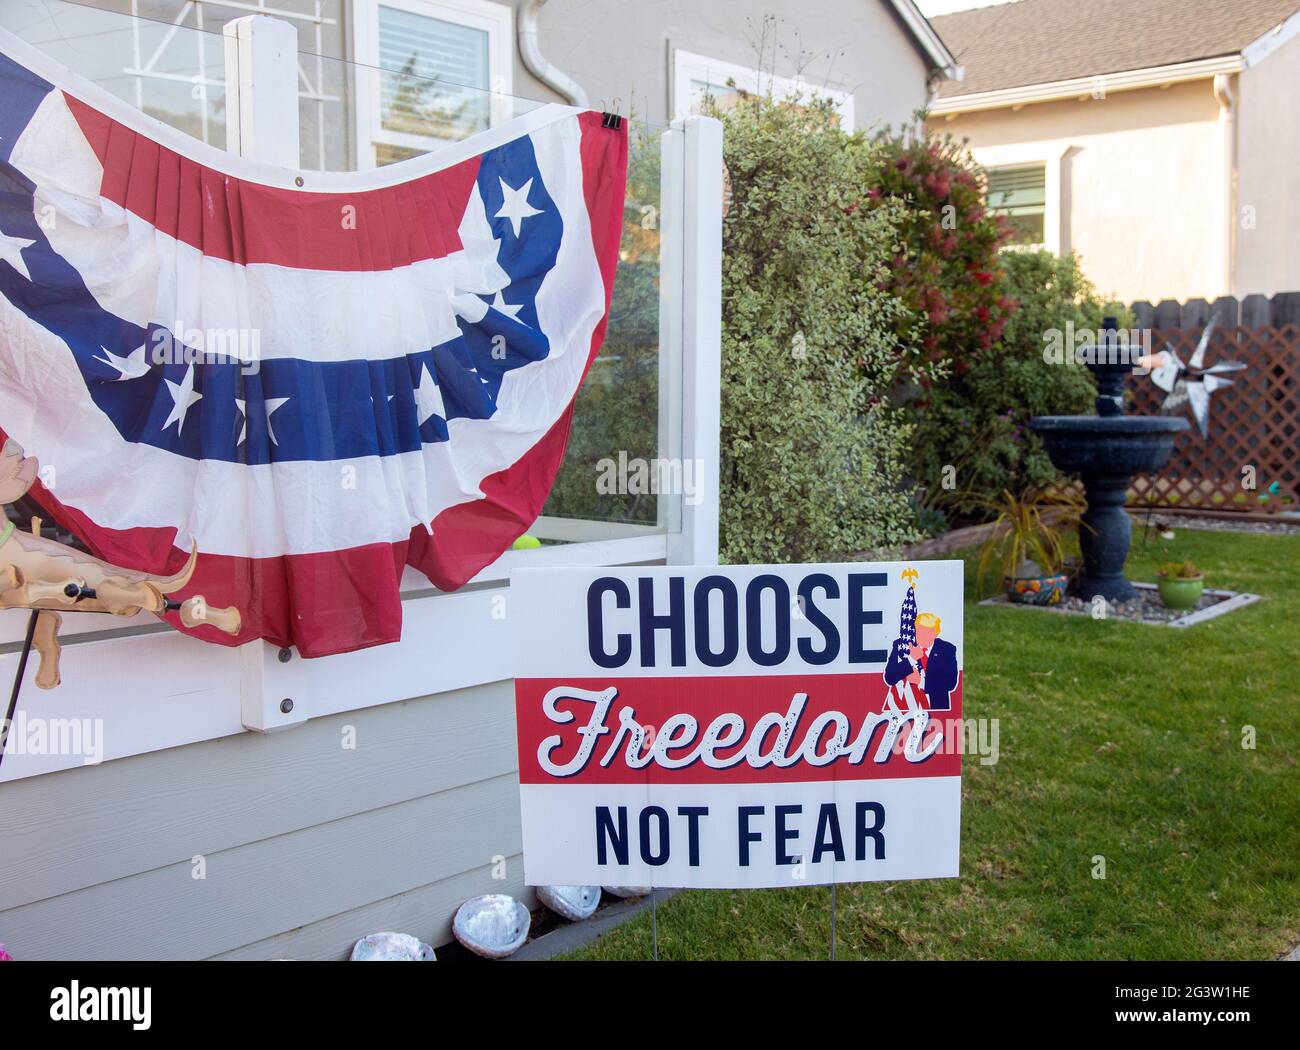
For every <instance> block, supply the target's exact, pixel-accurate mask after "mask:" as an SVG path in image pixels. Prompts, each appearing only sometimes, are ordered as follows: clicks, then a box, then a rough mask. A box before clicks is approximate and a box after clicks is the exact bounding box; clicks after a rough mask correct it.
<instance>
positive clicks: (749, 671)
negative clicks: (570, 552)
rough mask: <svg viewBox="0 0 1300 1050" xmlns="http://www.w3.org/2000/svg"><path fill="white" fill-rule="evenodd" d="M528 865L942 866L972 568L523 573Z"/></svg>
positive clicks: (760, 875) (518, 611) (906, 875)
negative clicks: (965, 579) (965, 599)
mask: <svg viewBox="0 0 1300 1050" xmlns="http://www.w3.org/2000/svg"><path fill="white" fill-rule="evenodd" d="M511 602H512V607H511V609H510V618H511V620H512V621H513V627H514V658H515V675H516V678H515V703H516V713H517V717H518V730H519V781H520V802H521V807H522V813H523V840H524V875H525V881H526V882H527V883H528V884H529V885H532V886H538V885H554V884H581V885H606V886H610V885H625V886H697V887H753V886H789V885H797V884H798V883H799V882H806V883H830V882H855V881H875V880H881V879H918V878H940V877H950V876H955V875H956V874H957V866H958V840H959V831H960V807H961V755H960V747H959V742H960V738H961V732H960V730H961V725H960V719H961V696H962V673H961V668H962V563H961V562H959V561H941V562H916V563H901V562H883V563H874V564H867V563H855V564H847V565H790V566H761V565H747V566H727V567H714V566H701V567H695V568H680V567H678V568H674V567H641V568H622V569H609V568H573V569H523V570H517V571H516V572H515V573H514V574H513V576H512V580H511Z"/></svg>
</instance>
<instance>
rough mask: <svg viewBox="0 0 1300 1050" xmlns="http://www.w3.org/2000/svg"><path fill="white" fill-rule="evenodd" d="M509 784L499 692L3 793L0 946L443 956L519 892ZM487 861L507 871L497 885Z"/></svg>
mask: <svg viewBox="0 0 1300 1050" xmlns="http://www.w3.org/2000/svg"><path fill="white" fill-rule="evenodd" d="M348 726H352V727H354V728H355V739H356V748H355V750H346V749H344V748H343V746H342V741H343V738H344V730H345V727H348ZM516 770H517V762H516V759H515V737H514V707H513V687H512V683H510V682H499V683H494V684H491V685H485V686H477V687H474V688H471V689H464V690H458V691H456V692H452V693H444V694H440V695H439V696H436V697H427V698H423V699H419V700H408V701H402V702H400V703H395V704H387V705H384V706H381V707H375V708H370V709H367V710H363V711H355V712H350V713H347V714H341V715H334V716H330V717H328V718H321V719H314V720H312V721H311V722H309V723H307V724H306V725H304V726H301V727H299V728H296V729H291V730H287V731H285V732H282V733H276V734H271V735H267V736H262V735H258V734H251V733H248V734H242V735H240V736H236V737H228V738H225V739H221V740H213V741H208V742H205V743H200V744H193V745H190V746H187V747H181V748H173V749H171V750H167V751H159V752H154V753H151V754H147V755H140V756H137V757H135V758H129V759H122V760H119V761H116V762H109V763H106V764H104V765H102V766H95V767H87V768H83V769H76V770H68V771H66V772H61V773H52V774H49V775H47V776H41V777H33V778H30V779H29V780H23V781H17V782H14V783H10V784H6V785H4V786H2V787H0V941H3V942H5V943H6V944H7V945H8V947H9V950H10V951H11V953H12V954H13V955H14V956H15V957H16V958H20V959H41V958H206V957H212V956H220V955H236V956H241V957H286V956H295V955H301V957H326V958H329V957H334V958H337V957H341V956H342V955H343V954H344V953H345V951H346V948H347V946H348V945H350V943H351V942H352V941H354V940H355V939H356V938H357V937H359V936H361V935H362V934H364V933H370V932H374V931H375V930H376V929H377V928H380V927H376V926H374V925H368V923H370V922H371V921H372V920H374V921H378V920H379V919H380V918H384V917H389V918H392V919H394V920H396V919H400V920H402V921H401V922H400V923H390V925H393V924H396V925H400V926H401V927H402V928H404V929H406V930H408V931H410V932H414V933H418V934H419V935H420V936H422V937H425V938H426V939H432V941H433V943H444V942H445V941H446V940H447V939H448V937H449V931H450V917H451V913H452V912H453V911H454V908H455V905H456V904H458V903H459V902H460V900H462V899H464V897H467V896H473V895H474V894H476V893H487V892H493V891H500V890H501V889H502V888H503V887H509V889H507V892H516V893H518V892H521V890H522V865H521V864H520V862H519V858H518V856H517V854H518V853H519V850H520V831H519V796H518V777H517V772H516ZM196 855H202V856H203V857H204V858H205V861H206V878H205V879H203V880H197V879H194V878H192V877H191V873H192V869H193V865H192V858H193V857H195V856H196ZM494 856H503V857H506V858H513V859H508V860H507V864H506V870H507V879H506V880H505V882H504V883H503V882H500V881H495V880H493V878H492V858H493V857H494ZM349 917H351V918H349ZM263 948H264V949H265V951H266V953H267V954H266V955H262V954H261V950H262V949H263Z"/></svg>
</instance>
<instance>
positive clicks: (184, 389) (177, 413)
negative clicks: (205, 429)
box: [162, 365, 203, 434]
mask: <svg viewBox="0 0 1300 1050" xmlns="http://www.w3.org/2000/svg"><path fill="white" fill-rule="evenodd" d="M165 382H166V383H167V389H168V390H170V391H171V395H172V410H171V414H170V415H169V416H168V417H167V422H166V423H164V424H163V425H162V428H163V430H166V429H167V428H168V427H169V426H171V425H172V424H173V423H175V424H176V433H177V434H179V433H180V432H181V431H182V430H184V429H185V415H186V413H188V412H189V410H190V406H191V405H193V404H194V403H195V402H196V401H202V400H203V395H202V394H196V393H195V392H194V366H193V365H190V366H189V368H187V369H185V378H184V379H182V380H181V381H180V382H179V383H173V382H172V381H171V380H170V379H168V380H165Z"/></svg>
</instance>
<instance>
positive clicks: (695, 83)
mask: <svg viewBox="0 0 1300 1050" xmlns="http://www.w3.org/2000/svg"><path fill="white" fill-rule="evenodd" d="M741 97H742V96H741V92H740V90H739V89H738V88H736V87H735V85H733V84H711V83H708V82H707V81H704V80H692V81H691V112H692V113H699V112H700V110H701V108H702V107H703V105H704V100H705V99H706V98H712V99H713V101H714V103H715V104H716V105H717V106H718V108H719V109H726V108H728V107H729V106H733V105H735V104H736V102H737V101H739V100H740V98H741Z"/></svg>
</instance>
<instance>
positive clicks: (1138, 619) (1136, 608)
mask: <svg viewBox="0 0 1300 1050" xmlns="http://www.w3.org/2000/svg"><path fill="white" fill-rule="evenodd" d="M1229 597H1230V595H1223V594H1219V595H1210V594H1202V595H1201V600H1200V601H1199V602H1197V603H1196V608H1195V609H1185V610H1180V609H1166V608H1165V607H1164V605H1163V604H1162V603H1161V601H1160V592H1159V591H1148V590H1140V591H1138V593H1137V597H1136V598H1134V599H1133V600H1132V601H1127V602H1108V603H1107V605H1106V617H1105V618H1106V619H1108V620H1130V621H1132V622H1134V623H1150V624H1166V623H1169V622H1170V621H1172V620H1177V619H1179V618H1180V617H1183V616H1187V615H1189V614H1190V613H1192V612H1199V611H1200V610H1201V609H1208V608H1209V607H1210V606H1212V605H1218V604H1219V602H1224V601H1227V600H1228V598H1229ZM992 603H995V604H998V605H1011V604H1012V602H1010V601H1009V600H1008V599H1007V597H1006V595H1002V594H999V595H998V596H997V597H996V598H994V599H992ZM1030 608H1034V609H1042V610H1043V611H1045V612H1055V613H1066V614H1069V615H1075V616H1091V615H1093V612H1092V602H1089V601H1084V600H1083V599H1082V598H1076V597H1074V596H1073V595H1066V597H1065V599H1064V600H1063V601H1062V602H1061V604H1060V605H1037V606H1030Z"/></svg>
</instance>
